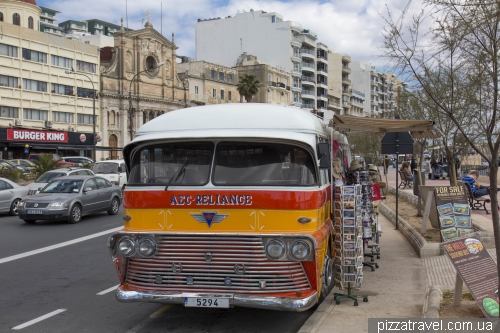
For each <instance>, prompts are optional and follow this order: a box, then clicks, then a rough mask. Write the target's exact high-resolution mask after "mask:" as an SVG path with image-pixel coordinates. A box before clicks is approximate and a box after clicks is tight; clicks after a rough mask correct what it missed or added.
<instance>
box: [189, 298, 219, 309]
mask: <svg viewBox="0 0 500 333" xmlns="http://www.w3.org/2000/svg"><path fill="white" fill-rule="evenodd" d="M184 306H185V307H195V308H229V298H217V297H184Z"/></svg>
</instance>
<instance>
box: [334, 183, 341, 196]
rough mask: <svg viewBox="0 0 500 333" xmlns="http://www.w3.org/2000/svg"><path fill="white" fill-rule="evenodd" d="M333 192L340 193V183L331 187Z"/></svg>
mask: <svg viewBox="0 0 500 333" xmlns="http://www.w3.org/2000/svg"><path fill="white" fill-rule="evenodd" d="M333 190H334V192H335V194H342V186H340V185H336V186H335V187H334V188H333Z"/></svg>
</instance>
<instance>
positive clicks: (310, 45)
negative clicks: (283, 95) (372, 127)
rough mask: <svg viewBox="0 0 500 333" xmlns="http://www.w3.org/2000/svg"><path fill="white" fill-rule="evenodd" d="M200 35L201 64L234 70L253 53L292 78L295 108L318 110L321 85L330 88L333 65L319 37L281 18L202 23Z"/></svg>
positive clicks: (261, 14)
mask: <svg viewBox="0 0 500 333" xmlns="http://www.w3.org/2000/svg"><path fill="white" fill-rule="evenodd" d="M195 33H196V58H197V59H199V60H205V61H208V62H211V63H216V64H221V65H223V66H227V67H233V66H235V65H236V59H238V56H239V55H241V54H242V53H243V52H247V53H248V54H252V55H255V56H257V57H258V59H259V60H261V61H263V62H265V63H266V64H269V65H270V66H271V67H274V68H278V69H280V70H283V71H285V72H290V73H291V80H292V83H291V85H290V87H291V88H292V89H291V100H290V104H291V105H294V106H298V107H302V108H305V109H308V110H311V109H315V108H317V106H318V104H317V101H318V97H317V91H318V90H317V88H318V81H319V82H320V83H319V88H321V89H327V87H328V86H327V81H328V80H327V77H328V70H327V68H325V67H327V63H326V62H325V61H324V60H326V59H324V53H321V54H322V56H321V57H320V58H318V53H317V49H318V42H317V39H318V37H317V34H316V33H315V32H313V31H311V30H310V29H305V28H303V27H302V25H300V24H299V23H296V22H292V21H284V19H283V17H282V16H281V15H280V14H278V13H275V12H271V13H268V12H265V11H263V10H258V11H254V10H250V12H242V13H237V14H236V15H235V16H234V17H233V16H228V17H225V18H223V19H222V18H220V17H217V18H210V19H198V22H197V23H196V28H195ZM319 49H321V50H324V47H323V46H322V45H320V47H319ZM318 59H320V60H319V61H318ZM318 63H320V67H319V68H320V72H318ZM318 74H319V76H318ZM325 83H326V84H325ZM320 91H321V94H322V97H320V98H319V100H320V101H321V103H320V105H321V107H322V108H325V105H326V104H325V102H326V103H327V98H326V97H324V90H320ZM325 109H326V108H325Z"/></svg>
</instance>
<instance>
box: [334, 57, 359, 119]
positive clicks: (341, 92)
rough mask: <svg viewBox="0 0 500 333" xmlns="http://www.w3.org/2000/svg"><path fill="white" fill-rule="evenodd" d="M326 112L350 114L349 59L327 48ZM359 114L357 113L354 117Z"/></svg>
mask: <svg viewBox="0 0 500 333" xmlns="http://www.w3.org/2000/svg"><path fill="white" fill-rule="evenodd" d="M327 50H328V74H329V76H328V91H327V93H328V110H331V111H333V112H334V113H335V114H338V115H350V114H351V99H352V87H351V68H350V63H351V57H350V56H349V55H346V54H341V53H337V52H335V51H334V50H333V49H331V48H328V49H327ZM356 111H359V110H356ZM358 113H359V112H357V114H356V115H359V114H358Z"/></svg>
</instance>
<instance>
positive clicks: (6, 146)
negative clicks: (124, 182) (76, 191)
mask: <svg viewBox="0 0 500 333" xmlns="http://www.w3.org/2000/svg"><path fill="white" fill-rule="evenodd" d="M93 140H94V135H93V134H92V133H78V132H64V131H53V130H34V129H24V128H0V157H1V158H4V159H16V158H27V157H28V155H29V154H30V153H38V154H43V153H57V154H58V155H60V156H86V157H90V158H92V156H91V155H92V142H93ZM96 148H97V149H99V148H101V147H96Z"/></svg>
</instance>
